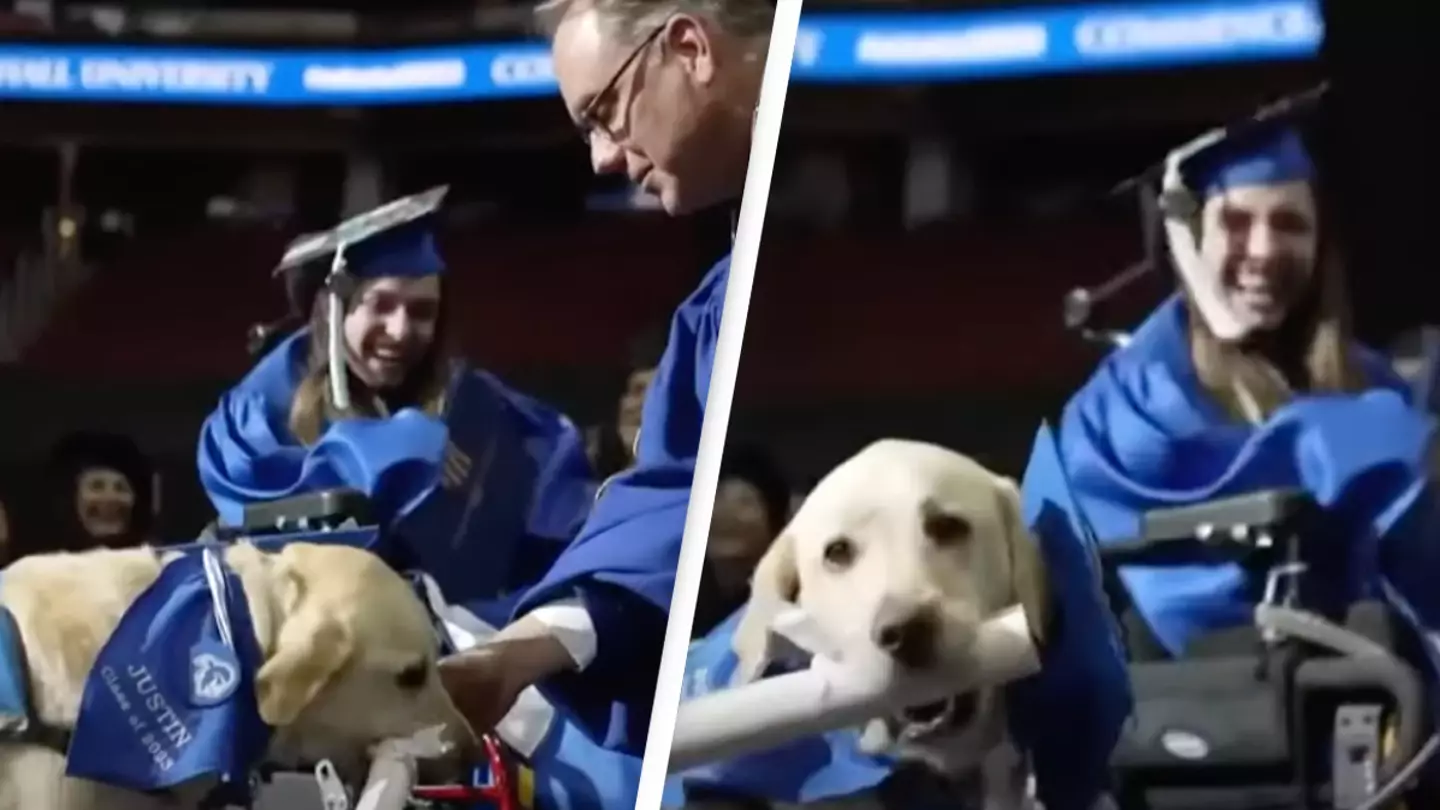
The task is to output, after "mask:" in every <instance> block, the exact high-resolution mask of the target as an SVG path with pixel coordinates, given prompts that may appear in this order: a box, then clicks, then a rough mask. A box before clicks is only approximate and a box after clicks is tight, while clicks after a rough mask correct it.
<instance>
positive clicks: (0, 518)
mask: <svg viewBox="0 0 1440 810" xmlns="http://www.w3.org/2000/svg"><path fill="white" fill-rule="evenodd" d="M10 548H11V546H10V513H9V512H8V511H6V509H5V502H4V501H0V568H3V567H4V566H7V565H9V564H10Z"/></svg>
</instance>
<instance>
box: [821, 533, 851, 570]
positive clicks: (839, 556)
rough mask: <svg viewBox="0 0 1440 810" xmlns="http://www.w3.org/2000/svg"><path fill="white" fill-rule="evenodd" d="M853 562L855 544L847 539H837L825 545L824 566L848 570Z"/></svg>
mask: <svg viewBox="0 0 1440 810" xmlns="http://www.w3.org/2000/svg"><path fill="white" fill-rule="evenodd" d="M854 561H855V544H854V543H852V542H850V538H848V537H837V538H835V539H834V540H831V541H830V542H828V543H826V544H825V564H826V565H828V566H830V567H831V568H848V567H849V566H850V564H851V563H853V562H854Z"/></svg>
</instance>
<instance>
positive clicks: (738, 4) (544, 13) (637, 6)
mask: <svg viewBox="0 0 1440 810" xmlns="http://www.w3.org/2000/svg"><path fill="white" fill-rule="evenodd" d="M590 9H594V11H595V13H597V14H599V15H601V18H602V20H603V21H604V22H605V23H606V25H607V27H608V28H609V30H610V31H611V32H613V33H615V34H616V35H618V36H619V37H620V38H621V39H622V40H624V41H627V42H633V41H637V40H639V39H640V38H641V37H643V36H645V35H646V34H647V33H649V30H650V29H652V28H654V27H655V26H658V25H662V24H663V23H664V22H665V20H666V19H668V18H669V17H671V16H673V15H675V14H690V15H693V16H696V17H700V18H703V19H706V20H710V21H711V22H713V23H715V24H716V25H717V26H718V27H719V28H720V29H721V30H724V31H727V32H729V33H731V34H734V35H736V36H740V37H745V38H752V37H768V36H769V35H770V26H771V25H772V24H773V23H774V21H775V3H774V2H773V0H543V2H541V3H540V4H539V5H538V6H536V8H535V22H536V24H537V25H538V27H539V29H540V33H541V34H543V35H544V36H545V38H546V39H553V38H554V37H555V29H557V28H559V27H560V23H561V22H563V21H564V20H565V18H567V17H568V16H570V15H571V14H572V13H575V12H577V11H586V10H590Z"/></svg>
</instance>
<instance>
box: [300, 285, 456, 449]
mask: <svg viewBox="0 0 1440 810" xmlns="http://www.w3.org/2000/svg"><path fill="white" fill-rule="evenodd" d="M328 302H329V296H327V295H316V296H315V297H314V299H313V301H312V302H311V305H310V349H309V356H308V357H307V358H306V360H305V371H304V376H303V377H301V379H300V384H299V385H297V386H296V387H295V395H294V397H293V398H292V399H291V400H290V419H289V427H290V433H291V435H293V436H294V437H295V439H296V441H299V442H300V443H301V444H304V445H306V446H310V445H313V444H314V443H315V442H317V441H319V439H320V436H321V434H323V433H324V432H325V427H326V425H328V424H330V423H331V422H333V421H335V420H337V419H342V418H346V417H371V418H383V417H387V416H389V415H390V414H391V411H392V408H394V407H396V406H401V405H407V406H413V407H416V408H419V409H420V410H422V411H424V412H425V413H428V414H430V415H431V416H439V415H440V414H441V413H442V412H443V411H444V410H445V394H446V392H447V390H448V389H449V384H450V372H451V359H450V358H451V353H450V349H449V330H448V329H447V322H448V321H449V318H448V317H447V316H446V312H447V310H448V307H447V305H446V296H445V293H444V288H443V286H442V288H441V293H440V313H439V317H438V318H437V319H436V323H435V336H434V339H433V340H432V341H431V343H430V346H429V348H428V349H426V351H425V354H424V356H423V357H421V359H420V362H419V363H418V364H417V365H416V366H415V368H414V369H413V370H412V371H411V372H410V376H409V378H408V379H406V380H405V382H404V383H402V384H401V386H400V388H399V389H397V390H395V391H393V392H383V393H382V392H380V391H376V390H374V389H372V388H370V387H369V386H368V385H366V384H365V383H364V382H363V381H361V380H360V379H359V377H358V376H357V375H355V374H354V373H350V374H346V375H345V379H346V380H347V381H348V382H349V386H350V408H349V409H348V410H347V411H344V412H341V411H340V409H339V408H337V407H336V406H335V403H334V402H333V401H332V400H331V396H330V337H329V335H330V332H329V329H328V322H329V312H330V310H329V303H328Z"/></svg>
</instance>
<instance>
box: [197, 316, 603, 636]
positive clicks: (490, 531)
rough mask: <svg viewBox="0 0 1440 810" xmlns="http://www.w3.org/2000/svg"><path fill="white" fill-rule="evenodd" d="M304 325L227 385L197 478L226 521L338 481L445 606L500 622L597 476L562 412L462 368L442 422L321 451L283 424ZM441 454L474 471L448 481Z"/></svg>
mask: <svg viewBox="0 0 1440 810" xmlns="http://www.w3.org/2000/svg"><path fill="white" fill-rule="evenodd" d="M308 336H309V333H308V330H301V331H300V332H299V333H297V334H295V335H292V336H291V337H289V338H287V339H286V340H285V341H283V342H282V343H281V344H280V345H279V346H277V347H276V348H275V349H274V350H273V351H272V352H271V353H270V354H268V355H267V356H266V357H264V358H263V359H262V360H261V361H260V362H259V363H258V364H257V365H256V367H255V368H254V369H253V370H252V371H251V372H250V374H249V375H247V376H246V377H245V378H244V379H243V380H242V381H241V382H240V383H239V384H238V385H237V386H235V388H233V389H231V390H230V391H229V392H227V393H226V394H225V395H224V396H223V397H222V398H221V401H220V404H219V406H218V407H217V408H216V409H215V411H214V412H213V413H211V415H210V416H209V418H207V419H206V421H205V424H204V426H203V427H202V428H201V432H200V442H199V450H198V459H197V461H198V465H199V470H200V480H201V483H202V484H203V485H204V487H205V491H206V492H207V493H208V494H209V496H210V499H211V501H212V502H213V503H214V505H215V508H216V510H217V511H218V512H219V514H220V519H221V521H222V523H225V524H229V525H235V524H238V523H239V522H240V520H241V517H242V512H243V509H244V507H245V505H246V504H250V503H256V502H263V501H268V500H274V499H277V498H283V497H287V496H291V495H298V494H303V493H306V492H313V491H317V490H321V489H327V488H332V487H349V488H353V489H357V490H360V491H361V492H364V493H365V494H366V495H367V496H368V497H369V499H370V502H371V506H372V508H373V509H374V511H375V514H376V517H377V519H378V520H379V521H380V524H381V526H382V527H383V528H384V532H382V533H381V538H382V540H381V543H382V545H381V547H378V548H376V549H375V550H376V551H377V552H378V553H380V554H381V555H382V556H385V557H386V558H387V559H388V560H389V561H390V562H391V563H392V564H393V565H394V566H395V567H397V568H400V569H409V568H420V569H422V570H424V571H426V572H427V573H429V574H431V575H432V576H433V577H435V579H436V580H437V582H438V583H439V585H440V587H441V590H442V591H443V592H444V594H445V596H446V599H447V601H449V602H451V603H454V604H463V605H465V606H466V607H468V608H471V609H472V610H473V611H474V612H475V613H476V614H477V615H479V616H480V618H482V619H485V620H486V621H488V622H490V623H492V624H495V625H497V626H503V625H504V624H505V623H506V620H507V619H508V618H509V613H510V611H511V608H512V607H513V605H514V602H515V601H516V599H517V598H518V593H522V592H523V590H524V589H525V588H527V587H529V586H530V585H532V584H533V583H535V582H537V581H538V580H539V579H540V578H541V577H542V576H543V575H544V573H545V571H546V570H548V568H549V567H550V565H551V564H552V563H553V562H554V560H555V559H556V558H557V557H558V556H559V554H560V553H561V551H563V549H564V547H565V545H566V544H567V543H568V542H569V541H570V539H571V538H572V537H573V536H574V534H575V532H576V531H578V529H579V527H580V525H582V523H583V521H584V518H585V516H586V514H588V512H589V507H590V504H591V502H592V500H593V497H594V491H595V482H594V480H593V476H592V473H591V471H590V465H589V461H588V460H587V458H586V456H585V451H584V440H583V438H582V436H581V434H580V432H579V431H578V430H576V428H575V427H574V425H573V424H571V422H570V420H569V419H567V418H566V417H565V416H564V415H563V414H561V413H559V412H558V411H555V410H553V409H551V408H550V407H548V406H546V405H544V404H542V403H540V402H538V401H536V400H534V399H531V398H529V397H526V396H524V395H522V394H520V393H518V392H516V391H513V390H511V389H509V388H508V387H506V386H505V385H504V384H503V383H501V382H500V381H499V380H497V379H496V378H494V377H492V376H490V375H488V374H485V373H483V372H479V371H475V370H468V369H459V370H457V371H456V373H455V375H454V377H453V379H452V381H451V387H450V390H449V394H448V396H447V403H448V404H447V408H446V412H445V413H444V414H443V416H442V419H443V421H442V419H436V418H433V417H431V416H428V415H426V414H424V413H422V412H420V411H418V410H415V409H406V410H402V411H401V412H400V413H398V414H396V415H394V416H392V417H390V418H388V419H345V420H340V421H338V422H336V423H334V424H332V425H330V426H329V427H328V428H327V430H326V431H325V433H324V434H323V435H322V436H321V437H320V439H319V441H318V442H316V444H315V445H314V446H313V447H308V448H307V447H304V446H302V445H300V444H299V443H298V442H297V441H296V440H295V438H294V437H293V436H292V435H291V433H290V430H289V428H288V416H289V409H290V402H291V399H292V397H293V395H294V391H295V387H296V385H297V384H298V383H299V381H300V379H301V375H302V369H303V367H304V360H305V357H306V353H307V349H308ZM447 458H448V459H449V461H450V462H451V467H452V469H453V468H454V467H455V465H454V463H453V462H454V460H455V459H456V458H461V459H464V461H465V462H467V463H466V464H462V465H461V466H462V467H464V468H465V469H466V474H465V475H463V476H460V477H456V476H449V477H447V476H443V475H442V474H441V473H442V467H443V466H444V465H445V464H446V462H447Z"/></svg>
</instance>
